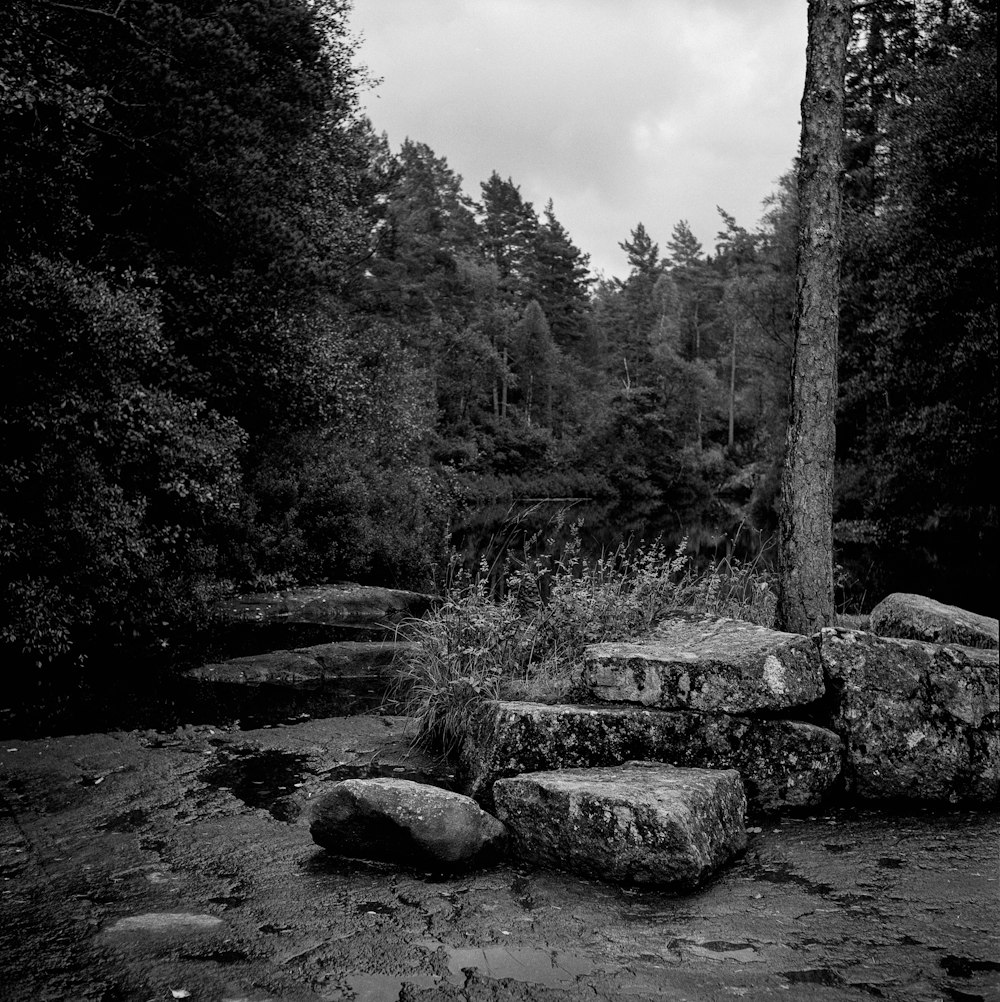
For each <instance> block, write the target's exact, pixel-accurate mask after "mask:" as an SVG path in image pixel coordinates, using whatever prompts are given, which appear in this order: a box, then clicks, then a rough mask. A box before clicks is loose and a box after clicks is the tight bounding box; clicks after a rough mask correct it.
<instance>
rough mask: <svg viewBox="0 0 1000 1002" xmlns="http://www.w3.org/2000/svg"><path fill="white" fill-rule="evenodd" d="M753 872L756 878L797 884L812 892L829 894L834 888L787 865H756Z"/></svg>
mask: <svg viewBox="0 0 1000 1002" xmlns="http://www.w3.org/2000/svg"><path fill="white" fill-rule="evenodd" d="M751 873H752V875H753V878H754V880H765V881H767V883H769V884H795V885H796V886H798V887H802V888H804V889H805V890H807V891H808V892H809V893H810V894H821V895H822V894H829V893H830V892H831V891H832V890H833V887H832V886H831V885H830V884H822V883H819V882H817V881H815V880H810V879H809V878H808V877H803V876H801V875H799V874H798V873H792V871H791V870H789V869H787V868H785V867H780V868H777V867H775V868H771V869H766V868H764V867H755V868H754V869H753V870H751Z"/></svg>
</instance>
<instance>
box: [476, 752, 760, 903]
mask: <svg viewBox="0 0 1000 1002" xmlns="http://www.w3.org/2000/svg"><path fill="white" fill-rule="evenodd" d="M494 796H495V798H496V805H497V812H498V814H499V816H500V818H501V819H502V820H503V821H504V823H505V824H506V825H507V827H508V829H509V831H510V833H511V837H512V839H513V842H514V846H515V849H516V852H517V855H518V857H519V858H521V859H526V860H529V861H531V862H534V863H538V864H541V865H543V866H552V867H556V868H558V869H564V870H570V871H572V872H575V873H579V874H581V875H582V876H585V877H593V876H596V877H601V878H602V879H605V880H613V881H618V882H623V883H635V884H658V885H670V886H674V887H681V888H689V887H695V886H697V885H698V884H700V883H702V882H703V881H704V880H705V879H706V878H707V877H709V876H710V875H711V874H712V873H714V872H715V870H717V869H718V868H719V867H720V866H721V865H722V864H723V863H725V862H726V861H727V860H728V859H730V857H732V856H733V855H734V854H735V853H737V852H740V851H742V850H743V849H744V848H745V847H746V840H747V836H746V829H745V828H744V821H743V818H744V812H745V809H746V798H745V797H744V794H743V784H742V783H741V782H740V776H739V773H737V772H736V771H735V770H733V769H728V770H725V771H711V770H708V769H675V768H674V767H672V766H669V765H663V764H661V763H656V762H628V763H626V764H625V765H622V766H617V767H613V768H603V769H568V770H564V771H559V772H540V773H532V774H530V775H524V776H516V777H513V778H511V779H502V780H500V781H499V782H498V783H497V784H496V786H495V787H494Z"/></svg>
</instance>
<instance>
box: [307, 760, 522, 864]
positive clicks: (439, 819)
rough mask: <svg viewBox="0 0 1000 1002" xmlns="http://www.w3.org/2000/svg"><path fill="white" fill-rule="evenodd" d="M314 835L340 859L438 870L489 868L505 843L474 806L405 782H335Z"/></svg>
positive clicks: (317, 815) (315, 819)
mask: <svg viewBox="0 0 1000 1002" xmlns="http://www.w3.org/2000/svg"><path fill="white" fill-rule="evenodd" d="M309 832H310V834H311V835H312V837H313V841H314V842H316V843H317V845H321V846H322V847H323V848H324V849H328V850H329V851H330V852H333V853H336V854H337V855H339V856H350V857H353V858H357V859H369V860H379V861H382V862H388V863H399V864H402V865H404V866H417V867H424V868H430V869H435V870H454V869H461V868H466V867H471V866H477V865H482V864H485V863H489V862H492V861H493V860H495V859H497V858H498V857H499V856H500V854H501V853H502V851H503V849H504V847H505V844H506V837H507V833H506V831H505V829H504V826H503V825H502V824H500V822H499V821H497V819H496V818H494V817H491V816H490V815H489V814H487V813H486V812H485V811H483V810H482V809H481V808H480V807H479V805H478V804H477V803H476V802H475V801H473V800H470V799H469V798H468V797H464V796H462V795H461V794H460V793H453V792H451V791H449V790H442V789H439V788H438V787H436V786H428V785H426V784H424V783H414V782H411V781H410V780H406V779H347V780H344V781H343V782H341V783H337V784H336V785H335V786H334V787H333V789H332V790H331V791H330V792H329V793H326V794H324V795H323V796H322V797H320V798H319V799H318V800H317V801H316V803H315V804H314V805H313V809H312V818H311V823H310V825H309Z"/></svg>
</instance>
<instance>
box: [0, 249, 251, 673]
mask: <svg viewBox="0 0 1000 1002" xmlns="http://www.w3.org/2000/svg"><path fill="white" fill-rule="evenodd" d="M0 302H2V305H3V312H4V315H5V318H6V319H5V324H4V327H3V330H2V334H0V337H2V341H0V343H2V349H3V354H4V358H5V365H4V367H3V383H2V387H0V426H2V427H3V432H4V434H3V437H2V439H0V442H2V446H0V513H2V514H0V527H2V537H0V539H2V542H0V556H2V566H3V586H4V588H5V592H6V595H5V599H6V601H5V605H6V606H7V608H8V610H9V619H8V621H7V623H6V625H4V626H3V628H2V633H0V639H2V641H3V643H4V644H5V645H7V646H8V649H9V650H11V651H12V653H14V654H15V655H16V657H17V658H18V659H19V660H24V661H27V662H28V663H33V664H34V666H35V667H36V668H42V667H44V666H46V665H50V664H51V663H52V662H54V661H57V660H59V659H61V658H65V656H67V655H71V654H72V655H74V656H75V657H76V658H77V659H79V658H81V657H83V656H85V655H86V654H87V653H88V652H89V651H91V650H92V649H93V647H94V645H95V644H97V643H104V644H109V645H111V646H116V645H121V644H123V643H125V644H129V645H131V644H134V643H135V642H136V641H139V640H143V641H145V642H146V643H152V642H155V643H157V644H164V643H166V642H167V640H168V638H169V637H170V636H171V633H172V630H173V629H176V627H177V625H178V623H179V622H184V621H185V619H186V617H187V616H189V615H192V614H196V613H197V611H198V610H199V608H200V607H201V605H202V603H203V602H204V599H205V598H206V597H207V594H208V592H209V590H210V583H211V580H212V575H213V572H214V569H215V567H214V554H213V547H212V544H211V542H210V540H211V538H212V535H213V534H214V531H217V530H218V528H219V527H220V526H221V525H222V524H224V523H225V522H226V520H228V519H229V518H230V517H231V516H232V514H233V512H234V510H235V509H236V506H237V504H238V484H239V467H238V455H239V452H240V450H241V449H242V447H243V445H244V442H245V439H244V436H243V434H242V432H241V430H240V429H239V427H238V426H237V425H236V424H235V422H233V421H232V420H231V419H227V418H225V417H223V416H222V415H220V414H218V413H217V412H214V411H212V410H210V409H209V408H207V407H206V406H205V405H204V404H203V403H201V402H200V401H196V400H189V399H184V398H183V397H180V396H178V395H177V394H176V393H174V392H173V391H172V390H171V389H170V388H169V386H167V385H165V384H164V380H163V376H162V372H161V367H162V365H163V363H164V360H165V358H166V357H167V353H168V346H167V343H166V341H165V339H164V336H163V331H162V327H161V324H160V321H159V299H158V295H157V293H156V292H155V291H153V290H150V289H148V288H143V287H142V284H141V281H140V279H139V278H138V277H136V276H132V277H128V276H126V277H125V279H124V280H121V279H119V280H117V281H116V280H114V279H111V280H109V279H104V278H99V277H97V276H95V275H94V274H93V273H91V272H88V271H86V270H85V269H82V268H81V267H79V266H74V265H70V264H68V263H66V262H59V261H52V260H47V259H44V258H35V259H34V260H32V261H31V262H30V263H29V264H26V265H21V266H11V267H9V268H8V269H7V271H6V273H5V274H4V275H3V278H2V282H0Z"/></svg>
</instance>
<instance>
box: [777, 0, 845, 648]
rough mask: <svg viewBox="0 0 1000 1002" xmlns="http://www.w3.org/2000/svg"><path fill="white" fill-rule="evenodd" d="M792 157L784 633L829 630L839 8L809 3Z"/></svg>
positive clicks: (781, 527) (833, 2)
mask: <svg viewBox="0 0 1000 1002" xmlns="http://www.w3.org/2000/svg"><path fill="white" fill-rule="evenodd" d="M808 18H809V41H808V47H807V51H806V81H805V89H804V92H803V95H802V138H801V144H800V150H799V164H798V184H799V204H800V217H799V233H798V263H797V268H796V286H797V296H796V311H795V342H794V345H793V348H792V387H791V413H790V415H789V423H788V431H787V434H786V437H785V462H784V467H783V469H782V475H781V500H780V504H779V511H778V601H779V606H778V612H779V617H780V619H781V621H782V625H783V626H784V628H785V629H786V630H789V631H791V632H794V633H804V634H809V633H813V632H815V631H816V630H818V629H820V628H821V627H823V626H827V625H829V624H830V623H831V622H832V620H833V462H834V446H835V440H836V439H835V436H836V431H835V419H836V406H837V328H838V324H839V319H840V309H839V299H840V246H841V179H842V174H843V166H842V147H843V135H844V70H845V65H846V56H847V40H848V36H849V34H850V27H851V5H850V2H849V0H809V14H808Z"/></svg>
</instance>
